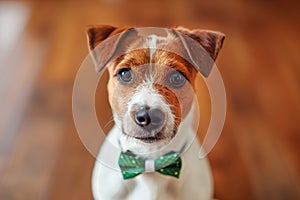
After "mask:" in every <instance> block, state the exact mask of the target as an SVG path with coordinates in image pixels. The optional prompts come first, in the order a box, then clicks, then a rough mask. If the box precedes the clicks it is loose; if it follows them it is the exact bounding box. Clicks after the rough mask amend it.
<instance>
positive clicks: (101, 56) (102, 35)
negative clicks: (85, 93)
mask: <svg viewBox="0 0 300 200" xmlns="http://www.w3.org/2000/svg"><path fill="white" fill-rule="evenodd" d="M130 29H132V28H130V27H120V28H116V27H113V26H109V25H99V26H90V27H88V29H87V31H86V32H87V39H88V45H89V49H90V52H91V56H92V59H93V61H94V64H95V66H96V71H97V72H100V71H101V70H102V69H103V68H104V67H105V65H107V64H108V63H109V62H110V61H111V60H112V59H113V56H114V55H115V54H117V50H118V49H121V50H123V51H124V49H125V48H122V47H121V46H122V44H123V40H124V39H125V38H126V39H129V36H130V35H133V33H134V31H129V30H130ZM113 36H115V38H114V39H112V40H109V41H107V40H106V39H107V38H110V37H113ZM126 41H127V43H129V42H128V40H126ZM100 44H103V45H102V46H101V47H100V48H96V47H97V46H98V45H100ZM118 47H120V48H118ZM118 53H119V54H120V55H122V54H123V53H124V52H118Z"/></svg>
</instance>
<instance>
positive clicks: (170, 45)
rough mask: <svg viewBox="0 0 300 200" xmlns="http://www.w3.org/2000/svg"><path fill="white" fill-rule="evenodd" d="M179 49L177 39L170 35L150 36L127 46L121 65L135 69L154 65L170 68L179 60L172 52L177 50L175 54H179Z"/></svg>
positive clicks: (140, 38) (138, 39)
mask: <svg viewBox="0 0 300 200" xmlns="http://www.w3.org/2000/svg"><path fill="white" fill-rule="evenodd" d="M180 48H181V47H180V46H179V45H178V38H176V36H175V35H174V34H172V33H168V34H166V35H165V36H161V35H156V34H150V35H147V36H143V37H139V38H137V39H136V40H135V41H134V42H132V43H131V44H128V45H127V50H126V53H125V55H124V56H123V60H122V61H121V64H122V65H128V66H136V67H137V66H142V65H146V64H150V63H155V64H157V65H161V66H169V67H172V66H174V65H175V64H176V61H178V60H179V56H178V55H177V54H175V53H173V52H174V51H173V50H174V49H177V50H176V51H175V52H179V51H180Z"/></svg>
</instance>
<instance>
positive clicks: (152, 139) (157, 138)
mask: <svg viewBox="0 0 300 200" xmlns="http://www.w3.org/2000/svg"><path fill="white" fill-rule="evenodd" d="M131 137H133V138H135V139H138V140H141V141H143V142H145V143H154V142H157V141H160V140H163V139H165V138H164V137H163V135H162V133H161V132H158V133H156V135H155V136H145V137H141V136H131Z"/></svg>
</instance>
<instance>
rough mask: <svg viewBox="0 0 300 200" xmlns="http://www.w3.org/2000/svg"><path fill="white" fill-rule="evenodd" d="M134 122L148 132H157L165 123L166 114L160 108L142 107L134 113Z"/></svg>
mask: <svg viewBox="0 0 300 200" xmlns="http://www.w3.org/2000/svg"><path fill="white" fill-rule="evenodd" d="M134 121H135V123H136V124H137V125H139V126H140V127H142V128H144V129H146V130H147V131H152V130H157V129H159V128H161V127H162V125H163V124H164V121H165V114H164V113H163V111H161V110H160V109H159V108H150V107H148V106H142V107H140V108H138V109H137V111H135V113H134Z"/></svg>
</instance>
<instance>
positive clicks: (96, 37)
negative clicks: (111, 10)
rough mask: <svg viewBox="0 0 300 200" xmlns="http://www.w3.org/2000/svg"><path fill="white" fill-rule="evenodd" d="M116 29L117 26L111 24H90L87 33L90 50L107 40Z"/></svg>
mask: <svg viewBox="0 0 300 200" xmlns="http://www.w3.org/2000/svg"><path fill="white" fill-rule="evenodd" d="M115 29H116V27H113V26H109V25H99V26H88V27H87V29H86V33H87V37H88V45H89V48H90V50H93V49H94V48H95V47H96V46H97V45H98V44H100V43H101V42H102V41H103V40H105V39H106V38H107V37H108V36H109V35H110V34H111V33H112V32H113V31H114V30H115Z"/></svg>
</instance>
